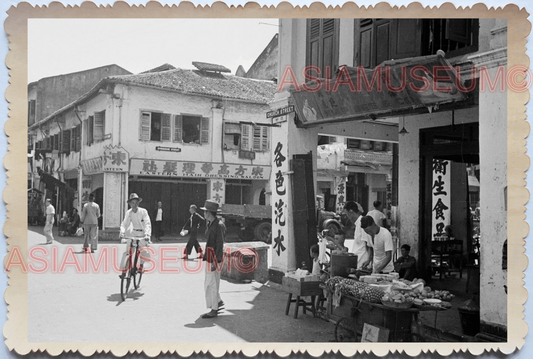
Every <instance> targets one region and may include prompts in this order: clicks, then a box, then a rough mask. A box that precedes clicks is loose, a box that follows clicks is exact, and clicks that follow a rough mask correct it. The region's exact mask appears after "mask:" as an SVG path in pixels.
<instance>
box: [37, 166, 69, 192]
mask: <svg viewBox="0 0 533 359" xmlns="http://www.w3.org/2000/svg"><path fill="white" fill-rule="evenodd" d="M39 176H40V177H41V181H42V182H44V183H45V185H46V188H47V189H49V190H51V191H53V190H54V189H55V188H56V187H58V188H60V189H64V190H66V191H67V192H74V189H73V188H72V187H70V186H69V185H67V184H66V183H65V182H61V181H60V180H58V179H57V178H55V177H54V176H52V175H50V174H48V173H46V172H44V171H42V170H41V171H39Z"/></svg>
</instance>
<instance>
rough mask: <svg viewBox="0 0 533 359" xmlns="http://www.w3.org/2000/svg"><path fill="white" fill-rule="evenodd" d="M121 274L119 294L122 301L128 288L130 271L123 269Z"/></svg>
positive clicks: (126, 294)
mask: <svg viewBox="0 0 533 359" xmlns="http://www.w3.org/2000/svg"><path fill="white" fill-rule="evenodd" d="M123 274H124V275H123V277H122V278H121V279H120V296H121V297H122V301H125V300H126V297H127V296H128V290H129V289H130V283H131V271H129V270H128V271H124V272H123Z"/></svg>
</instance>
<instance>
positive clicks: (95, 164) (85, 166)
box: [80, 157, 103, 176]
mask: <svg viewBox="0 0 533 359" xmlns="http://www.w3.org/2000/svg"><path fill="white" fill-rule="evenodd" d="M80 165H81V168H82V170H83V174H84V175H88V176H90V175H94V174H97V173H102V172H103V166H102V157H95V158H91V159H90V160H84V161H80Z"/></svg>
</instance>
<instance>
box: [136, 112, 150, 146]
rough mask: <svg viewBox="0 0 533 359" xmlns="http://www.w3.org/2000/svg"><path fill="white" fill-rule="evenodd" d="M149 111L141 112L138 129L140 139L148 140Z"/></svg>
mask: <svg viewBox="0 0 533 359" xmlns="http://www.w3.org/2000/svg"><path fill="white" fill-rule="evenodd" d="M150 122H151V114H150V112H141V129H140V131H139V140H140V141H150V125H151V123H150Z"/></svg>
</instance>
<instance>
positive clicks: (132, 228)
mask: <svg viewBox="0 0 533 359" xmlns="http://www.w3.org/2000/svg"><path fill="white" fill-rule="evenodd" d="M141 202H142V198H141V197H139V196H138V195H137V193H132V194H130V197H129V198H128V204H129V205H130V207H131V208H130V209H128V211H127V212H126V215H125V216H124V220H123V221H122V223H121V225H120V239H121V240H122V239H124V238H140V239H141V242H140V244H141V246H142V247H146V246H148V244H150V243H151V242H150V237H151V235H152V224H151V222H150V216H149V215H148V211H147V210H146V209H144V208H142V207H139V203H141ZM127 243H128V245H127V247H126V251H125V252H124V254H123V255H122V261H121V263H120V268H121V269H124V268H126V260H127V253H129V251H130V246H131V240H128V241H127ZM141 254H142V255H141V258H148V257H149V253H148V252H147V251H142V253H141ZM143 262H144V261H143V260H142V259H141V266H142V264H143Z"/></svg>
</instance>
